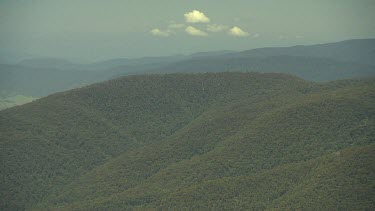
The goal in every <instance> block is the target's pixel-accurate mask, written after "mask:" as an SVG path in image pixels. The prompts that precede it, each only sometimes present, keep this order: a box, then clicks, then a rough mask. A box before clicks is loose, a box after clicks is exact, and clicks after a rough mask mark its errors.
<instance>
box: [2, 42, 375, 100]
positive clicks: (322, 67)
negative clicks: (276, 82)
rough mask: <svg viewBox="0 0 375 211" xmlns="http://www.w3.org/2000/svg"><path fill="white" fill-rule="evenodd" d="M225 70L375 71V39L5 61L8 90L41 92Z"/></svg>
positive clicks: (337, 75)
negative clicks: (79, 60)
mask: <svg viewBox="0 0 375 211" xmlns="http://www.w3.org/2000/svg"><path fill="white" fill-rule="evenodd" d="M222 71H242V72H274V73H287V74H293V75H296V76H299V77H302V78H304V79H306V80H311V81H329V80H337V79H345V78H361V77H368V76H374V75H375V39H362V40H348V41H342V42H337V43H328V44H319V45H311V46H293V47H279V48H260V49H254V50H249V51H243V52H233V51H217V52H202V53H196V54H192V55H189V56H183V55H179V56H170V57H146V58H139V59H126V58H118V59H112V60H107V61H102V62H95V63H91V64H75V63H72V62H69V61H66V60H62V59H55V58H40V59H28V60H24V61H22V62H20V63H19V64H17V65H9V64H3V65H0V90H1V93H2V95H18V94H19V95H26V96H36V97H39V96H45V95H48V94H51V93H55V92H58V91H64V90H68V89H72V88H75V87H80V86H83V85H87V84H91V83H94V82H99V81H104V80H108V79H112V78H116V77H120V76H126V75H134V74H136V75H138V74H152V73H176V72H183V73H188V72H222Z"/></svg>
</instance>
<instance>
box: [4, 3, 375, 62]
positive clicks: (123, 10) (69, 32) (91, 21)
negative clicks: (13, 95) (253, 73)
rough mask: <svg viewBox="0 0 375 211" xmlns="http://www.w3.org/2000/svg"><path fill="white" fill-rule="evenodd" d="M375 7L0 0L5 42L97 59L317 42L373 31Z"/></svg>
mask: <svg viewBox="0 0 375 211" xmlns="http://www.w3.org/2000/svg"><path fill="white" fill-rule="evenodd" d="M374 11H375V0H282V1H281V0H0V49H1V53H2V55H4V52H5V53H8V52H9V53H12V54H30V55H33V56H36V57H42V56H50V57H63V58H70V59H79V60H82V61H85V60H86V61H92V60H102V59H108V58H117V57H130V58H134V57H142V56H162V55H173V54H188V53H193V52H199V51H214V50H245V49H251V48H256V47H264V46H289V45H296V44H315V43H324V42H331V41H340V40H345V39H353V38H373V37H375V12H374ZM9 55H10V54H9Z"/></svg>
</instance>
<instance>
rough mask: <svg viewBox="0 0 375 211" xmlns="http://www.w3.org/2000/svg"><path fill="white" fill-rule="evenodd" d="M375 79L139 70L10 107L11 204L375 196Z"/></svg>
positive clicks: (5, 138) (298, 203) (144, 204)
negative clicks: (140, 73)
mask: <svg viewBox="0 0 375 211" xmlns="http://www.w3.org/2000/svg"><path fill="white" fill-rule="evenodd" d="M373 82H374V81H373V80H347V81H337V82H331V83H324V84H317V83H310V82H306V81H303V80H301V79H299V78H296V77H293V76H289V75H283V74H258V73H216V74H194V75H186V74H172V75H149V76H132V77H125V78H121V79H116V80H112V81H108V82H105V83H101V84H94V85H91V86H88V87H84V88H80V89H76V90H72V91H69V92H64V93H60V94H55V95H51V96H49V97H46V98H42V99H40V100H37V101H35V102H32V103H30V104H26V105H24V106H19V107H15V108H11V109H6V110H4V111H1V112H0V120H1V124H0V125H1V126H0V127H1V128H0V131H1V139H0V140H1V142H0V145H1V159H2V160H4V162H2V166H1V169H2V170H3V171H1V177H2V178H3V179H2V181H1V183H0V186H1V192H0V194H1V202H0V203H1V207H2V208H3V209H23V208H37V209H56V208H64V209H83V210H87V209H109V208H112V209H119V208H122V209H124V208H175V209H177V208H182V207H187V208H200V209H207V208H219V207H221V208H226V209H233V208H236V209H303V208H315V209H320V208H327V209H329V208H344V209H350V208H371V204H373V203H374V198H373V197H371V196H372V195H373V189H372V188H371V187H373V186H374V180H373V178H374V176H373V170H374V164H373V163H374V162H373V156H372V155H373V151H374V145H373V143H374V137H375V135H374V132H373V131H375V126H374V124H375V121H374V114H375V111H374V110H375V108H374V105H375V96H374V83H373ZM331 179H334V180H332V182H329V180H331ZM325 196H329V197H328V198H329V199H327V200H325V201H321V200H320V199H321V197H325ZM358 196H363V197H358ZM310 199H312V200H311V202H310V201H309V200H310ZM342 202H345V203H342Z"/></svg>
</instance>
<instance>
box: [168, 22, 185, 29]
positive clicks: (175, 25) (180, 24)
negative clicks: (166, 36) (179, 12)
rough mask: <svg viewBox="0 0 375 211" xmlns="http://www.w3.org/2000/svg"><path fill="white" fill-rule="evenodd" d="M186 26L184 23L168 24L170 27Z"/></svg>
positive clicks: (179, 27)
mask: <svg viewBox="0 0 375 211" xmlns="http://www.w3.org/2000/svg"><path fill="white" fill-rule="evenodd" d="M184 27H185V24H183V23H171V24H169V25H168V28H170V29H181V28H184Z"/></svg>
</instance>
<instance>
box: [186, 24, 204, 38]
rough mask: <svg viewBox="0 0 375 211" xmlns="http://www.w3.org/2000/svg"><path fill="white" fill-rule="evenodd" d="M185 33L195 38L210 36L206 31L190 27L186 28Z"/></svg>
mask: <svg viewBox="0 0 375 211" xmlns="http://www.w3.org/2000/svg"><path fill="white" fill-rule="evenodd" d="M185 31H186V32H187V33H189V34H190V35H193V36H207V35H208V34H207V33H206V32H204V31H201V30H199V29H197V28H195V27H192V26H188V27H186V29H185Z"/></svg>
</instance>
